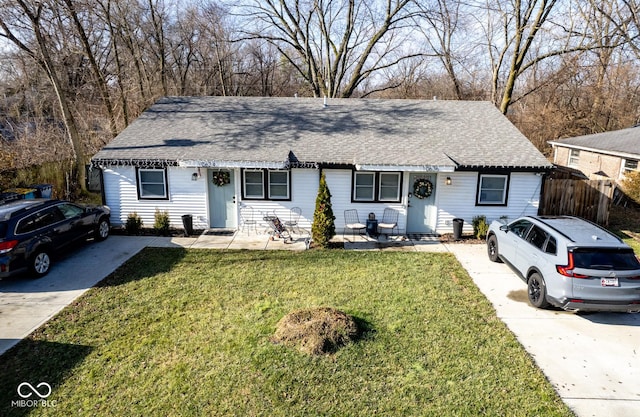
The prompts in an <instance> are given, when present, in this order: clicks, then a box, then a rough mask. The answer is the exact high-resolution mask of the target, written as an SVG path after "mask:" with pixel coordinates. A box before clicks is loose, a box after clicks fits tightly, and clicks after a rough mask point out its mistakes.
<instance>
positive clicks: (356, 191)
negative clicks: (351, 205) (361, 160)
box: [353, 172, 376, 201]
mask: <svg viewBox="0 0 640 417" xmlns="http://www.w3.org/2000/svg"><path fill="white" fill-rule="evenodd" d="M375 180H376V174H375V173H374V172H356V173H355V174H354V181H353V199H354V200H355V201H373V200H374V192H375Z"/></svg>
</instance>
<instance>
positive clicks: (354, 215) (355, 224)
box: [342, 209, 367, 239]
mask: <svg viewBox="0 0 640 417" xmlns="http://www.w3.org/2000/svg"><path fill="white" fill-rule="evenodd" d="M366 228H367V225H365V224H363V223H360V219H359V218H358V210H355V209H352V210H345V211H344V229H342V238H343V239H344V235H345V232H346V230H347V229H350V230H351V234H352V237H354V238H355V236H356V231H358V234H359V235H362V234H364V230H365V229H366Z"/></svg>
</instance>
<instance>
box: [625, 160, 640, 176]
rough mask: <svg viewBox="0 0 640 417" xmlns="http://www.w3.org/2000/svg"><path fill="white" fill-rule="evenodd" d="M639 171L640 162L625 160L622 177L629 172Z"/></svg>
mask: <svg viewBox="0 0 640 417" xmlns="http://www.w3.org/2000/svg"><path fill="white" fill-rule="evenodd" d="M637 170H638V161H636V160H635V159H625V160H624V167H623V168H622V175H624V174H626V173H627V172H633V171H637Z"/></svg>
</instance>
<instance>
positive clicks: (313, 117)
mask: <svg viewBox="0 0 640 417" xmlns="http://www.w3.org/2000/svg"><path fill="white" fill-rule="evenodd" d="M92 166H93V167H95V168H99V169H100V170H101V172H102V175H103V194H104V200H105V203H106V204H107V205H108V206H109V207H110V208H111V210H112V211H111V221H112V224H113V225H115V226H118V225H123V224H124V223H125V222H126V219H127V216H128V215H129V214H130V213H133V212H136V213H137V214H138V215H139V216H140V217H141V218H142V220H143V221H144V223H145V224H146V225H152V224H153V222H154V213H155V211H156V209H159V210H162V211H167V212H168V213H169V216H170V221H171V225H172V226H173V227H182V219H181V217H182V215H185V214H191V215H192V216H193V226H194V228H195V229H209V228H221V229H238V228H241V227H242V218H241V216H240V209H241V207H243V206H249V207H252V208H253V212H254V213H256V216H257V217H260V216H262V215H263V214H270V213H273V212H274V211H275V212H276V214H279V215H282V213H287V212H289V211H290V209H291V208H293V207H298V208H300V209H301V211H302V217H301V219H300V226H301V227H303V228H307V229H309V228H310V227H311V222H312V221H313V212H314V209H315V200H316V196H317V190H318V183H319V178H320V174H321V172H323V173H324V174H325V176H326V180H327V184H328V186H329V190H330V192H331V201H332V207H333V211H334V214H335V216H336V229H337V231H338V233H340V232H341V231H342V229H343V228H344V225H345V221H344V216H343V213H344V211H345V210H348V209H356V210H357V211H358V214H359V217H360V220H361V222H362V221H364V219H366V218H367V216H368V214H369V213H374V214H375V215H376V217H377V218H381V217H382V214H383V211H384V209H385V208H393V209H395V210H397V212H398V213H399V218H398V226H399V232H400V233H416V234H421V233H425V234H426V233H440V234H442V233H450V232H452V230H453V219H454V218H462V219H464V221H465V223H464V224H465V232H467V231H470V230H471V229H470V228H471V220H472V218H473V217H474V216H477V215H485V216H486V217H487V220H488V221H491V220H494V219H497V218H501V217H507V218H515V217H518V216H521V215H529V214H537V210H538V203H539V199H540V192H541V184H542V176H543V174H544V173H546V172H548V171H549V170H550V169H551V167H552V165H551V164H550V163H549V162H548V161H547V159H546V158H545V157H544V156H543V155H542V154H541V153H540V152H539V151H538V150H537V149H536V148H535V147H534V146H533V145H532V144H531V142H529V140H527V138H526V137H525V136H524V135H522V134H521V133H520V132H519V131H518V130H517V129H516V127H515V126H513V125H512V124H511V123H510V122H509V120H508V119H507V118H506V117H505V116H504V115H502V114H501V113H500V112H499V111H498V110H497V109H496V108H495V107H494V106H493V105H492V104H491V103H489V102H480V101H441V100H433V101H432V100H380V99H331V100H326V99H317V98H295V97H292V98H273V97H165V98H162V99H160V100H159V101H157V102H156V103H155V104H154V105H152V106H151V107H150V108H149V109H148V110H146V111H145V112H144V113H142V115H140V117H139V118H138V119H136V120H135V121H134V122H133V123H131V124H130V125H129V126H128V127H127V128H126V129H125V130H124V131H123V132H122V133H120V134H119V135H118V136H117V137H116V138H114V139H113V141H111V142H110V143H109V144H108V145H107V146H105V147H104V148H103V149H102V150H101V151H99V152H98V153H97V154H96V155H95V156H94V157H93V158H92ZM420 181H421V182H422V184H423V185H425V184H427V182H428V183H429V186H428V187H427V188H429V190H428V191H427V192H425V187H422V190H421V191H422V193H418V194H420V196H421V197H423V198H417V196H416V195H415V188H414V187H415V185H416V184H417V183H418V182H420ZM427 194H428V195H427ZM258 220H259V219H258Z"/></svg>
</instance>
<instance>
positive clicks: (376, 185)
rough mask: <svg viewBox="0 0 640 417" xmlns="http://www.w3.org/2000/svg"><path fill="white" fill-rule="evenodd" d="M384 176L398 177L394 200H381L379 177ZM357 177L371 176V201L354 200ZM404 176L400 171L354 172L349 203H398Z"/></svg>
mask: <svg viewBox="0 0 640 417" xmlns="http://www.w3.org/2000/svg"><path fill="white" fill-rule="evenodd" d="M386 174H395V175H397V176H398V198H397V199H394V200H389V199H384V200H383V199H381V198H380V187H381V176H382V175H386ZM357 175H373V198H372V199H371V200H363V199H356V176H357ZM403 180H404V175H403V172H402V171H356V170H353V171H352V173H351V202H352V203H399V202H400V201H401V200H402V182H403Z"/></svg>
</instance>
